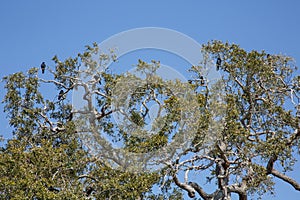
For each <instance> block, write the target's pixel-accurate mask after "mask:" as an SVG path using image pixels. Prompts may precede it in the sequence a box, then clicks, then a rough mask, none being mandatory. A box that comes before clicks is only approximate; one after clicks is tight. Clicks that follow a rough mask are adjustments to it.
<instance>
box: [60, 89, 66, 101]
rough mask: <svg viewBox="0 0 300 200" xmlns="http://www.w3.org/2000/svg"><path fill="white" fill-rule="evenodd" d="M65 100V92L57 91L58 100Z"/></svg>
mask: <svg viewBox="0 0 300 200" xmlns="http://www.w3.org/2000/svg"><path fill="white" fill-rule="evenodd" d="M64 98H65V92H64V91H63V90H60V91H59V94H58V100H63V99H64Z"/></svg>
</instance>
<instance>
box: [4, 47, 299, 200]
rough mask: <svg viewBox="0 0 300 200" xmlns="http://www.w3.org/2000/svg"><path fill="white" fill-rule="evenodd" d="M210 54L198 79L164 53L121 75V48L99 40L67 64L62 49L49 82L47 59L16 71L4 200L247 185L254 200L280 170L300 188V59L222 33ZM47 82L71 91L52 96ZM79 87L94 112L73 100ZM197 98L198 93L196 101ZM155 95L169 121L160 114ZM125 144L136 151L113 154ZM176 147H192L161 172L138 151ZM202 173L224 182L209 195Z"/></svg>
mask: <svg viewBox="0 0 300 200" xmlns="http://www.w3.org/2000/svg"><path fill="white" fill-rule="evenodd" d="M202 51H203V55H205V56H204V60H203V62H202V63H201V64H200V65H199V66H192V67H191V69H190V72H191V73H192V74H193V77H194V79H193V80H192V81H189V83H183V82H180V81H178V80H176V81H165V80H163V79H162V78H160V77H159V76H158V75H157V73H156V72H157V70H158V69H159V67H160V63H159V62H158V61H152V63H150V64H149V63H146V62H144V61H142V60H139V61H138V64H137V71H136V73H133V74H130V73H127V74H117V73H114V74H113V73H111V71H110V69H109V64H110V63H111V62H115V61H116V55H114V54H110V55H106V54H102V53H101V52H100V50H99V48H98V46H97V44H93V46H87V49H86V51H85V52H84V53H83V54H78V56H76V57H75V58H68V59H66V60H65V61H61V60H59V58H58V57H57V56H54V58H53V61H54V67H49V66H48V67H47V69H46V70H47V73H48V75H49V76H48V77H50V76H51V78H49V79H44V78H43V77H42V76H44V75H42V76H40V75H41V74H40V73H39V70H38V69H37V68H32V69H29V70H28V72H27V74H25V73H23V72H17V73H14V74H12V75H9V76H6V77H4V81H5V83H6V85H5V89H6V95H5V98H4V100H3V103H4V104H5V112H6V113H7V117H8V118H9V123H10V126H11V127H12V128H13V134H14V137H13V138H12V139H10V140H9V141H8V142H7V144H6V146H5V147H4V148H3V149H2V150H1V151H0V174H1V175H0V197H1V199H182V198H183V196H184V192H183V191H186V192H187V193H188V195H189V197H195V196H196V195H199V196H200V197H201V198H203V199H212V198H215V199H230V195H231V194H232V193H237V194H238V195H239V197H240V199H244V200H245V199H247V197H248V196H249V195H253V194H259V195H263V194H264V193H266V192H271V193H272V192H273V185H274V180H273V179H274V177H276V178H279V179H281V180H283V181H285V182H287V183H288V184H290V185H291V186H293V187H294V188H295V189H296V190H300V185H299V184H298V183H297V182H296V181H295V180H293V179H292V178H290V177H288V176H286V175H285V172H286V171H289V170H293V165H294V163H295V162H296V157H295V156H296V154H299V152H300V148H299V147H300V139H299V138H300V132H299V124H300V106H299V105H300V104H299V102H300V99H299V98H300V96H299V95H300V94H299V91H300V89H299V86H300V78H299V76H295V74H294V72H295V70H296V67H295V65H294V62H293V60H292V58H290V57H288V56H284V55H270V54H267V53H266V52H264V51H261V52H258V51H255V50H253V51H250V52H247V51H245V50H244V49H242V48H240V47H239V46H238V45H235V44H229V43H222V42H220V41H212V42H209V43H208V44H206V45H203V49H202ZM216 60H218V62H217V70H220V71H219V72H220V74H221V78H222V79H221V81H219V82H217V83H215V84H214V85H209V80H208V77H205V72H206V71H207V70H209V67H210V65H209V64H210V63H211V62H215V61H216ZM137 74H138V75H139V76H138V75H137ZM141 76H142V77H144V79H142V78H140V77H141ZM45 85H46V86H47V88H49V91H50V90H52V89H53V91H61V90H62V92H63V95H61V96H60V95H59V92H57V94H51V93H50V94H48V93H47V92H48V91H45V90H43V89H41V88H42V87H44V86H45ZM50 88H51V89H50ZM78 88H81V89H82V91H83V93H82V96H81V98H82V99H81V100H82V101H83V102H85V106H84V108H83V109H78V108H76V107H75V108H74V105H72V104H71V102H70V100H69V99H70V98H69V97H70V95H71V93H72V92H76V91H78ZM183 91H184V92H185V93H184V92H183ZM182 93H184V94H185V95H182ZM189 95H192V96H193V97H195V101H188V102H187V100H186V99H189V98H192V97H191V96H189ZM53 96H54V98H53ZM58 97H60V98H59V99H58ZM220 97H221V98H222V100H220V99H218V98H220ZM154 104H156V105H157V106H158V111H157V115H156V117H157V119H156V120H154V121H153V120H152V121H151V119H150V117H149V115H151V113H149V112H150V109H149V107H150V106H153V105H154ZM213 108H214V109H213ZM117 112H119V113H121V114H122V118H121V122H119V124H118V121H116V118H114V114H115V113H117ZM183 113H188V116H185V115H183ZM195 113H196V114H195ZM190 116H193V117H190ZM190 118H192V119H190ZM214 120H216V121H214ZM151 122H152V123H153V124H152V129H151V131H152V134H151V135H149V134H147V130H146V129H145V127H147V125H149V123H151ZM99 132H100V133H101V134H103V135H106V137H107V138H110V143H107V141H104V140H103V137H102V136H101V135H100V136H99V135H95V133H99ZM183 132H189V133H190V132H192V136H193V137H192V138H191V137H190V136H191V135H189V134H187V135H186V136H188V137H190V139H191V141H188V143H187V142H186V141H184V140H181V139H180V137H179V136H180V135H181V134H183ZM211 135H213V136H211ZM178 137H179V139H178ZM172 142H174V143H172ZM113 144H122V147H123V150H124V151H118V150H116V151H115V152H113V151H112V150H115V149H114V148H113V147H112V145H113ZM183 144H184V145H183ZM176 145H178V147H176V148H175V147H174V146H176ZM181 145H182V146H181ZM169 146H171V147H172V146H173V147H174V149H175V150H178V149H181V150H182V151H180V152H178V151H174V153H173V154H172V155H171V156H170V157H167V158H166V159H160V160H156V164H157V165H163V167H162V168H160V169H159V170H157V171H147V170H146V168H145V170H144V171H143V170H140V169H144V168H143V167H145V166H131V165H130V164H132V162H133V163H134V161H133V160H134V159H135V158H136V157H134V155H140V154H143V155H152V154H151V153H153V152H160V151H161V152H164V151H163V149H164V148H166V147H169ZM95 152H97V153H95ZM99 152H100V153H99ZM124 152H125V153H124ZM116 154H117V155H116ZM130 158H131V159H133V160H130ZM149 158H150V157H147V156H145V157H143V159H145V160H147V159H149ZM145 162H146V161H145ZM275 162H279V163H280V166H281V167H280V169H275V167H274V163H275ZM193 173H194V174H196V175H197V176H198V177H200V176H206V180H207V184H209V185H212V186H214V187H215V188H216V189H215V191H214V192H213V193H207V192H205V189H206V188H205V187H203V186H200V185H201V183H200V182H201V181H200V178H195V179H193V178H190V177H189V174H193ZM158 187H160V188H161V191H159V190H158V189H155V188H158Z"/></svg>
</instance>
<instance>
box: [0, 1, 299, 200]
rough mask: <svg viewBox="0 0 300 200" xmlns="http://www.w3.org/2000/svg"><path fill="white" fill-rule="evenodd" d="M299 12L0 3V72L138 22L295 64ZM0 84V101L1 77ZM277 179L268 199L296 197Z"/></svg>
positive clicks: (239, 6)
mask: <svg viewBox="0 0 300 200" xmlns="http://www.w3.org/2000/svg"><path fill="white" fill-rule="evenodd" d="M299 10H300V1H298V0H285V1H283V0H281V1H279V0H261V1H259V0H252V1H240V0H235V1H233V0H227V1H221V0H219V1H217V0H207V1H204V0H202V1H201V0H198V1H197V0H189V1H174V0H173V1H168V0H163V1H162V0H160V1H159V0H152V1H137V0H134V1H133V0H131V1H130V0H128V1H121V0H120V1H115V0H112V1H100V0H87V1H83V0H81V1H79V0H51V1H41V0H28V1H21V0H20V1H16V0H9V1H1V2H0V77H1V78H2V77H3V76H4V75H8V74H11V73H14V72H18V71H20V70H22V71H25V70H27V69H28V68H29V67H33V66H39V65H40V63H41V61H46V62H47V63H50V60H51V58H52V57H53V56H54V55H55V54H57V55H59V57H61V58H66V57H69V56H75V55H77V53H78V52H82V51H83V49H84V45H86V44H92V43H93V42H101V41H103V40H105V39H106V38H108V37H109V36H111V35H113V34H116V33H119V32H121V31H125V30H128V29H132V28H138V27H145V26H152V27H153V26H154V27H164V28H170V29H174V30H177V31H180V32H182V33H185V34H187V35H188V36H190V37H192V38H194V39H195V40H196V41H197V42H199V43H200V44H202V43H205V42H207V41H209V40H212V39H218V40H222V41H229V42H233V43H236V44H239V45H241V46H242V47H244V48H246V49H247V50H251V49H257V50H262V49H264V50H266V51H268V52H270V53H283V54H286V55H289V56H292V57H294V58H295V59H296V62H297V63H299V62H300V36H299V35H300V11H299ZM0 86H1V89H0V98H1V99H3V96H4V89H3V83H1V84H0ZM0 109H1V111H0V112H1V115H0V123H1V128H0V134H7V133H5V131H6V130H7V127H8V125H7V121H6V120H5V115H4V114H3V112H2V110H3V106H2V105H1V106H0ZM297 168H298V172H297V173H296V172H293V173H291V174H292V175H293V176H294V177H295V178H296V179H297V180H298V181H300V175H299V174H300V173H299V169H300V164H299V162H298V163H297ZM277 183H278V185H277V187H276V188H277V189H278V190H277V197H276V198H272V199H278V200H279V199H285V198H287V199H290V200H297V199H300V193H299V192H295V191H294V190H293V188H291V187H290V186H289V185H287V184H285V183H282V182H281V181H278V182H277ZM264 199H271V197H265V198H264Z"/></svg>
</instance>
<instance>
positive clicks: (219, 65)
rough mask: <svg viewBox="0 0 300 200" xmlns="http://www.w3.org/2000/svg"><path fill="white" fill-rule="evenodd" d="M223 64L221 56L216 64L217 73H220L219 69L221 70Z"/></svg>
mask: <svg viewBox="0 0 300 200" xmlns="http://www.w3.org/2000/svg"><path fill="white" fill-rule="evenodd" d="M221 62H222V60H221V58H220V56H219V57H218V58H217V62H216V66H217V71H219V69H220V67H221Z"/></svg>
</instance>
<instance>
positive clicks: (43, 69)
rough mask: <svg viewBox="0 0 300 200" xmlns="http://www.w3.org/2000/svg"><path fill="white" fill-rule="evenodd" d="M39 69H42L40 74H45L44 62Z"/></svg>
mask: <svg viewBox="0 0 300 200" xmlns="http://www.w3.org/2000/svg"><path fill="white" fill-rule="evenodd" d="M41 69H42V74H44V73H45V69H46V64H45V62H42V64H41Z"/></svg>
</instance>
